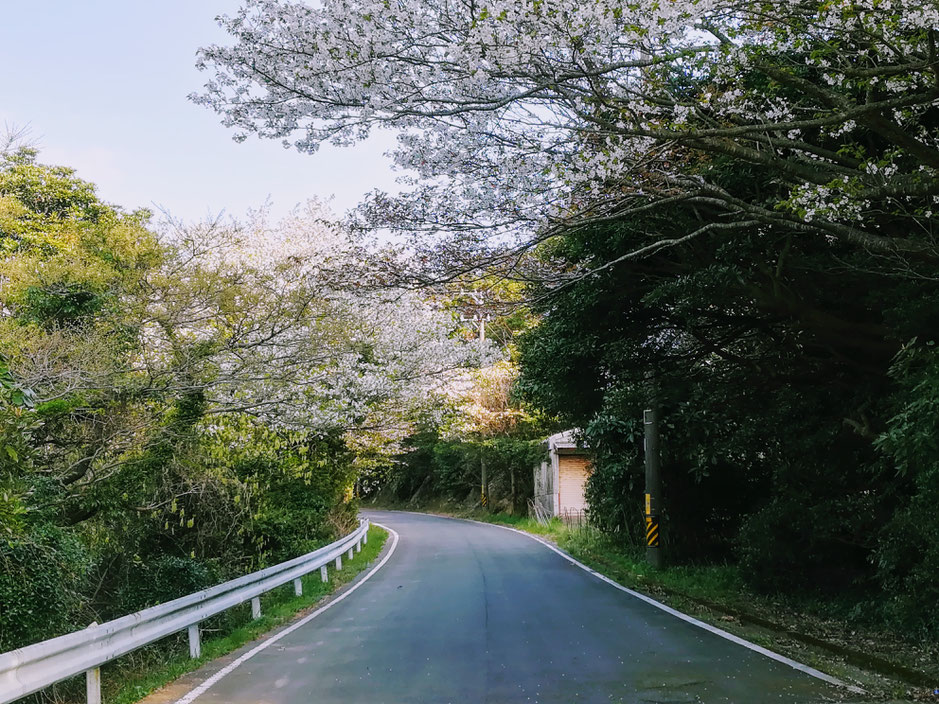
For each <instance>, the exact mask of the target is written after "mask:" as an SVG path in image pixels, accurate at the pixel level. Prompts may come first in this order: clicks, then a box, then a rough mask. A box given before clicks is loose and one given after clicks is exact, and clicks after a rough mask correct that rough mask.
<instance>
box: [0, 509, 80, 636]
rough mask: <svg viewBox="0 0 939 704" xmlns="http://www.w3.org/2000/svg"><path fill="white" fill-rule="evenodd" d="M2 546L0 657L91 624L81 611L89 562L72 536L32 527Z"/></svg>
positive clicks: (45, 527)
mask: <svg viewBox="0 0 939 704" xmlns="http://www.w3.org/2000/svg"><path fill="white" fill-rule="evenodd" d="M31 528H32V529H31V530H30V531H29V533H28V534H25V535H18V536H16V537H12V538H7V539H6V540H2V541H0V604H2V607H0V652H6V651H7V650H10V649H12V648H16V647H19V646H22V645H26V644H28V643H30V642H33V641H37V640H42V639H44V638H51V637H53V636H56V635H60V634H61V633H63V632H66V631H68V630H71V629H73V628H76V627H84V626H87V625H88V622H90V621H91V620H92V619H91V618H88V619H87V622H84V623H83V620H84V618H85V617H86V612H84V611H83V606H84V605H85V604H84V601H85V599H86V597H85V595H84V593H83V592H84V589H85V588H86V587H88V586H89V585H88V582H87V576H88V574H89V572H90V568H91V564H92V561H93V557H92V555H91V553H90V551H89V550H88V548H87V546H85V545H83V544H82V541H81V540H80V539H79V538H78V536H76V535H75V534H74V533H72V532H70V531H68V530H64V529H62V528H58V527H56V526H50V525H48V524H40V525H34V526H32V527H31Z"/></svg>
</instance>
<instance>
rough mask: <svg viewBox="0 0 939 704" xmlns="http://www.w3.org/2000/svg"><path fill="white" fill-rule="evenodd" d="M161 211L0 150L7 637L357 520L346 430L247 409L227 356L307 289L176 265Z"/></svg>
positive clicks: (2, 568) (221, 571)
mask: <svg viewBox="0 0 939 704" xmlns="http://www.w3.org/2000/svg"><path fill="white" fill-rule="evenodd" d="M148 219H149V214H148V213H147V212H146V211H140V212H136V213H130V214H128V213H124V212H123V211H120V210H119V209H117V208H114V207H112V206H110V205H108V204H106V203H103V202H102V201H100V200H99V199H98V198H97V196H96V194H95V189H94V187H93V186H92V185H91V184H89V183H87V182H85V181H82V180H80V179H78V178H77V177H76V176H75V174H74V172H73V171H72V170H71V169H67V168H61V167H52V166H46V165H43V164H40V163H38V162H37V161H36V154H35V153H34V152H31V151H28V150H24V151H20V152H17V153H15V154H0V250H2V251H3V252H4V256H3V257H2V261H0V277H2V279H3V286H2V287H0V307H2V309H3V315H2V316H0V650H4V651H5V650H8V649H10V648H15V647H19V646H22V645H26V644H28V643H32V642H36V641H39V640H42V639H45V638H49V637H52V636H56V635H60V634H62V633H65V632H68V631H71V630H75V629H78V628H84V627H85V626H86V625H87V624H88V623H90V622H91V621H93V620H95V621H98V622H101V621H104V620H107V619H111V618H115V617H118V616H121V615H124V614H126V613H130V612H133V611H136V610H138V609H140V608H143V607H145V606H149V605H152V604H156V603H159V602H162V601H166V600H168V599H172V598H176V597H178V596H182V595H184V594H188V593H191V592H193V591H197V590H199V589H202V588H205V587H206V586H209V585H210V584H213V583H217V582H219V581H221V580H224V579H228V578H231V577H234V576H237V575H240V574H243V573H245V572H246V571H250V570H253V569H257V568H259V567H262V566H265V565H267V564H271V563H273V562H277V561H280V560H283V559H287V558H290V557H294V556H296V555H298V554H301V553H304V552H308V551H310V550H312V549H314V548H316V547H319V546H320V545H322V544H324V543H326V542H329V541H331V540H333V539H334V538H335V537H337V535H339V534H340V533H344V532H346V531H347V530H348V529H349V528H350V526H352V525H353V524H354V522H355V514H356V505H355V502H354V501H351V500H350V498H351V496H350V489H351V485H352V483H353V481H354V475H355V471H356V469H355V459H356V458H355V455H354V453H352V452H351V451H349V450H348V448H347V444H346V440H345V438H344V437H343V436H342V435H341V434H339V433H336V434H334V435H333V436H330V437H323V436H322V435H321V434H319V435H314V434H313V433H311V432H302V431H286V430H283V429H279V428H274V427H272V425H271V424H270V423H269V422H267V423H266V422H264V421H263V420H262V419H260V418H259V417H257V416H256V415H254V414H250V413H246V412H243V411H241V410H239V409H238V408H237V407H238V406H240V405H241V402H242V399H241V398H237V399H236V398H235V397H236V394H244V393H245V392H244V389H243V386H244V384H242V386H239V385H238V384H239V382H240V381H241V380H240V379H239V378H238V377H237V376H233V375H231V374H229V376H228V377H225V376H224V375H225V373H227V369H226V368H225V365H224V364H222V363H221V362H220V361H219V359H218V356H219V354H220V350H226V349H227V348H230V347H232V346H234V344H235V342H234V341H233V336H234V334H236V333H237V331H238V330H248V331H249V333H245V334H260V333H256V330H257V328H258V326H259V325H263V324H265V323H267V322H270V323H271V324H272V325H279V324H280V323H278V322H271V321H276V320H277V316H278V315H280V316H282V318H283V319H284V320H290V319H292V318H291V316H294V315H295V311H294V310H291V309H290V308H289V306H290V305H291V304H292V303H296V304H297V305H298V306H299V310H301V311H303V310H306V309H307V308H309V306H310V301H309V299H305V300H299V301H290V300H288V299H287V298H286V297H285V296H283V295H281V293H280V292H278V294H277V295H276V296H274V299H276V302H275V303H274V305H275V308H274V309H273V310H270V309H268V310H265V311H263V312H261V313H258V312H257V311H255V310H254V309H255V308H256V307H258V306H259V303H258V302H259V301H260V300H262V299H263V298H264V296H265V295H267V294H266V292H264V291H261V290H260V289H259V288H258V287H256V286H254V283H255V282H254V280H253V279H251V278H250V277H249V276H247V275H246V274H245V272H244V271H243V270H240V269H237V267H236V266H234V265H232V266H229V265H228V264H227V263H225V262H222V263H216V264H215V265H214V268H213V267H210V266H206V267H203V268H202V269H198V268H194V269H192V270H190V271H188V272H187V273H185V275H184V274H181V273H180V271H181V269H182V268H184V265H183V264H181V263H180V260H179V259H178V258H179V257H180V254H179V250H178V249H177V246H176V245H170V244H167V243H164V242H161V241H160V240H159V239H158V238H157V236H156V235H155V234H154V233H153V232H152V231H150V230H149V229H148ZM173 257H177V259H176V260H174V259H173ZM167 262H173V264H172V266H168V265H167ZM253 286H254V287H253ZM213 305H214V306H215V307H214V308H213V307H212V306H213ZM187 306H189V307H188V308H187ZM193 309H198V312H197V313H196V314H192V313H191V311H192V310H193ZM206 311H209V313H208V314H207V313H206ZM245 311H248V312H247V313H245ZM255 314H256V315H258V316H268V317H267V318H265V319H264V322H263V323H259V322H258V320H255V319H252V318H250V315H255ZM213 316H214V317H213ZM246 316H247V317H246ZM194 318H195V319H194ZM281 322H283V320H281ZM288 324H289V323H288ZM203 325H204V327H200V326H203ZM233 331H234V332H233ZM252 342H253V341H252ZM235 364H236V362H229V363H228V367H232V366H235ZM265 373H266V376H267V377H269V376H270V371H269V370H265V369H260V370H258V369H253V368H252V369H249V370H248V371H246V372H242V374H243V375H244V376H248V375H250V376H251V377H252V378H253V377H259V376H264V375H265ZM226 397H228V398H229V399H231V400H230V401H229V406H231V410H228V409H225V408H223V407H222V406H223V404H224V403H225V399H226ZM248 407H249V410H250V404H249V405H248Z"/></svg>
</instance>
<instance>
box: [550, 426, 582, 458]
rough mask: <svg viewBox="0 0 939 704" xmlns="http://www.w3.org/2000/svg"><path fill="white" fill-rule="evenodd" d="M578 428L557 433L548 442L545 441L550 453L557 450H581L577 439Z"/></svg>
mask: <svg viewBox="0 0 939 704" xmlns="http://www.w3.org/2000/svg"><path fill="white" fill-rule="evenodd" d="M579 432H580V431H579V429H578V428H571V429H570V430H565V431H563V432H560V433H555V434H554V435H552V436H551V437H549V438H548V439H547V440H545V445H546V446H547V448H548V451H550V452H554V451H557V450H577V449H580V448H579V447H578V446H577V440H576V439H575V437H576V435H577V433H579Z"/></svg>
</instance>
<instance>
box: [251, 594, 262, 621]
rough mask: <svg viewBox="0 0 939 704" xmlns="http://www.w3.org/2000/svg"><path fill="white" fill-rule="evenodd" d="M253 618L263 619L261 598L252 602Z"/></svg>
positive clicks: (256, 598)
mask: <svg viewBox="0 0 939 704" xmlns="http://www.w3.org/2000/svg"><path fill="white" fill-rule="evenodd" d="M251 618H261V597H259V596H256V597H254V598H253V599H252V600H251Z"/></svg>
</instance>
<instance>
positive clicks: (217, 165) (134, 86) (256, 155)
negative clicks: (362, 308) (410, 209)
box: [0, 0, 394, 220]
mask: <svg viewBox="0 0 939 704" xmlns="http://www.w3.org/2000/svg"><path fill="white" fill-rule="evenodd" d="M238 6H239V3H238V1H237V0H188V1H187V0H155V1H147V2H145V1H144V0H84V1H82V2H79V1H77V0H28V1H27V2H14V0H0V127H2V125H3V123H7V124H12V125H16V126H23V125H26V124H27V123H28V124H29V126H30V128H31V134H32V137H33V138H35V139H37V140H38V142H39V147H40V150H41V152H40V160H41V161H44V162H47V163H56V164H63V165H67V166H71V167H73V168H75V169H77V170H78V174H79V175H80V176H81V177H82V178H85V179H87V180H89V181H93V182H94V183H96V184H97V185H98V192H99V194H100V195H101V197H102V198H104V199H105V200H107V201H108V202H111V203H114V204H116V205H120V206H123V207H124V208H127V209H133V208H135V207H141V206H144V207H151V208H153V207H155V206H163V207H165V208H166V209H168V210H169V212H171V213H172V214H173V215H174V216H176V217H181V218H183V219H186V220H196V219H201V218H203V217H205V216H206V215H210V214H212V215H214V214H216V213H218V212H219V211H221V210H225V211H226V212H227V213H230V214H232V215H235V216H238V215H241V214H243V213H244V212H245V210H247V209H248V208H257V207H259V206H260V205H262V204H263V203H264V202H265V200H266V199H267V198H268V196H270V199H271V201H272V205H273V212H274V214H275V215H277V216H280V215H283V214H285V213H286V212H288V211H289V210H290V209H291V208H292V207H293V206H294V205H296V204H297V203H300V202H303V201H305V200H306V199H307V198H309V197H311V196H320V197H323V198H327V197H330V196H335V200H334V202H333V206H332V207H333V210H334V211H336V212H337V213H341V212H343V211H344V210H346V209H347V208H349V207H351V206H353V205H355V203H357V202H358V200H359V199H360V197H361V196H362V195H363V194H364V193H366V192H367V191H369V190H371V189H372V188H375V187H380V188H394V174H393V172H391V170H390V167H389V166H388V161H387V159H386V158H384V157H383V156H382V153H383V152H384V151H386V150H387V149H388V148H389V147H390V146H391V145H392V144H393V138H392V137H391V136H389V135H379V136H378V137H376V138H373V139H372V140H371V141H370V142H369V143H366V144H360V145H358V146H356V147H354V148H347V149H334V148H331V147H324V148H323V149H321V150H320V151H319V152H318V153H317V154H314V155H305V154H298V153H297V152H296V151H294V150H286V149H284V148H283V147H282V146H281V145H280V144H279V143H278V142H273V141H260V140H258V139H256V138H252V139H249V140H248V141H247V142H245V143H243V144H236V143H235V142H233V141H232V139H231V132H230V131H229V130H228V129H226V128H225V127H223V126H222V125H221V123H220V122H219V119H218V117H217V116H216V115H215V113H213V112H211V111H209V110H207V109H206V108H202V107H198V106H196V105H193V104H192V103H191V102H189V101H188V100H187V99H186V96H187V95H188V94H189V93H191V92H193V91H196V90H198V89H199V88H201V86H202V84H203V82H204V80H205V79H206V78H207V74H201V73H199V72H198V71H197V70H196V69H195V52H196V49H197V48H198V47H199V46H202V45H205V44H209V43H213V42H215V43H218V42H225V41H226V35H225V34H224V33H223V32H222V31H221V30H220V29H219V28H218V26H217V25H216V24H215V21H214V18H215V16H216V15H218V14H222V13H233V12H235V11H236V10H237V8H238Z"/></svg>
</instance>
